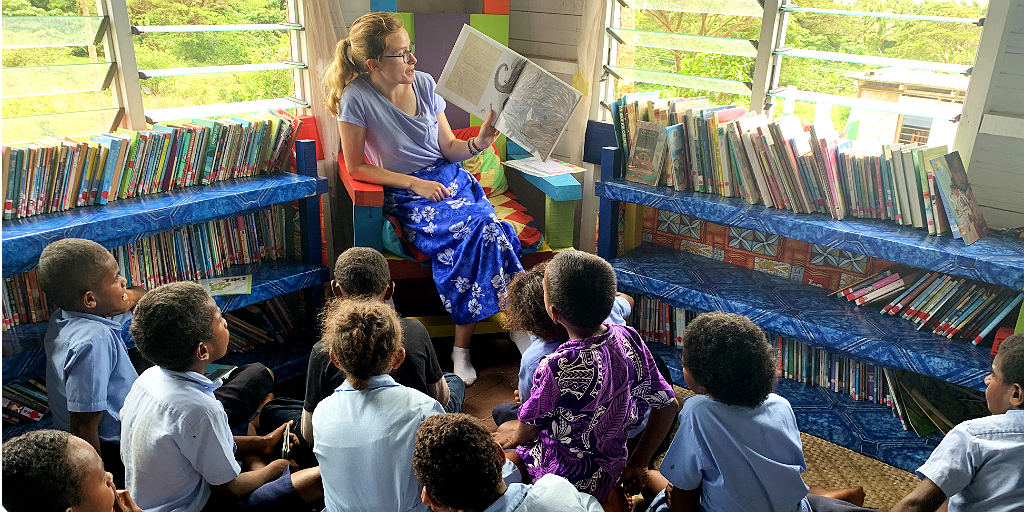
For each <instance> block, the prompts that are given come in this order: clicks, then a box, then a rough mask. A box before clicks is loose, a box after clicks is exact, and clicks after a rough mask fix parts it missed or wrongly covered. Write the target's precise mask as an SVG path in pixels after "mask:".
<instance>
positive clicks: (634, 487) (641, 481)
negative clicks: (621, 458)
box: [619, 464, 649, 494]
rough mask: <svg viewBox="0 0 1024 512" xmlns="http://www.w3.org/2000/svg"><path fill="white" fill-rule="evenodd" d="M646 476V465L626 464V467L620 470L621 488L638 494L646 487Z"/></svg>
mask: <svg viewBox="0 0 1024 512" xmlns="http://www.w3.org/2000/svg"><path fill="white" fill-rule="evenodd" d="M648 478H649V477H648V474H647V466H632V465H629V464H627V465H626V469H624V470H623V471H622V477H621V478H619V483H620V484H622V488H623V489H625V490H626V493H627V494H638V493H639V492H640V491H641V490H643V489H644V488H646V487H647V480H648Z"/></svg>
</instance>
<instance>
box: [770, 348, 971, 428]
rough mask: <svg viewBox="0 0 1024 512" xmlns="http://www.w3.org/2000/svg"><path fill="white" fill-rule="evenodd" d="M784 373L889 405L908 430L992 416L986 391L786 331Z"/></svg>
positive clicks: (779, 367)
mask: <svg viewBox="0 0 1024 512" xmlns="http://www.w3.org/2000/svg"><path fill="white" fill-rule="evenodd" d="M775 349H776V352H777V353H778V359H777V363H776V371H777V375H778V376H779V377H783V378H787V379H790V380H795V381H797V382H803V383H804V384H807V385H811V386H819V387H824V388H826V389H830V390H832V391H833V392H836V393H840V394H843V395H849V396H850V397H851V398H852V399H854V400H862V401H870V402H875V403H879V404H884V405H887V406H889V407H890V408H891V409H892V411H893V415H894V416H896V417H898V418H899V419H900V422H901V423H902V425H903V428H904V430H911V431H914V432H915V433H917V434H918V435H919V436H921V437H924V436H927V435H930V434H932V433H933V432H936V431H938V432H941V433H942V434H945V433H947V432H949V431H950V430H951V429H952V428H953V427H954V426H956V425H957V424H959V423H961V422H963V421H965V420H969V419H972V418H978V417H981V416H986V415H988V407H987V405H986V402H985V394H984V393H983V392H981V391H977V390H974V389H969V388H965V387H962V386H957V385H955V384H950V383H948V382H944V381H941V380H938V379H933V378H929V377H925V376H923V375H920V374H916V373H912V372H904V371H900V370H892V369H889V368H882V367H880V366H875V365H872V364H868V363H865V362H863V361H857V360H855V359H850V358H847V357H843V356H841V355H839V354H836V353H834V352H829V351H826V350H824V349H821V348H818V347H812V346H809V345H806V344H804V343H801V342H799V341H796V340H791V339H788V338H785V337H782V336H779V337H777V338H776V339H775Z"/></svg>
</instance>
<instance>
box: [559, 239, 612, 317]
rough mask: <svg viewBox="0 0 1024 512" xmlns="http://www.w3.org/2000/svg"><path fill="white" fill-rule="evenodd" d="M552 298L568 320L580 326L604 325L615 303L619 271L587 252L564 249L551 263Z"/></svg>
mask: <svg viewBox="0 0 1024 512" xmlns="http://www.w3.org/2000/svg"><path fill="white" fill-rule="evenodd" d="M545 275H546V277H547V281H548V301H550V302H551V305H552V306H554V307H555V309H557V310H558V312H559V313H561V315H562V316H563V317H565V321H566V322H569V323H570V324H571V325H573V326H574V327H578V328H580V329H590V328H594V327H597V326H599V325H601V323H602V322H604V319H605V318H608V314H609V313H611V312H612V306H613V305H614V304H615V292H616V289H615V286H616V284H615V271H614V270H613V269H612V266H611V265H609V264H608V262H607V261H605V260H604V259H602V258H601V257H599V256H595V255H593V254H590V253H586V252H583V251H576V250H570V251H562V252H560V253H558V254H556V255H555V257H554V258H552V259H551V262H550V264H548V268H547V273H546V274H545Z"/></svg>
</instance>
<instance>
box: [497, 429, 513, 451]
mask: <svg viewBox="0 0 1024 512" xmlns="http://www.w3.org/2000/svg"><path fill="white" fill-rule="evenodd" d="M491 437H492V438H493V439H494V442H496V443H498V445H499V446H501V449H502V450H508V449H510V448H515V447H516V445H515V442H514V441H515V437H516V431H515V430H498V431H497V432H494V433H493V434H491Z"/></svg>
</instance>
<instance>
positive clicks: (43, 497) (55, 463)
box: [3, 430, 85, 512]
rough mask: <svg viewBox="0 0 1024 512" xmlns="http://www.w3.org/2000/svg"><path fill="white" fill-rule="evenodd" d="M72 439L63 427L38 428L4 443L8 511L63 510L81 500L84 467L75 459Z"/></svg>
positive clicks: (55, 511) (82, 497) (41, 511)
mask: <svg viewBox="0 0 1024 512" xmlns="http://www.w3.org/2000/svg"><path fill="white" fill-rule="evenodd" d="M70 438H71V434H69V433H67V432H63V431H60V430H36V431H34V432H29V433H27V434H24V435H22V436H19V437H16V438H14V439H11V440H10V441H7V442H6V443H4V444H3V475H4V488H5V489H6V490H5V491H4V493H3V505H4V508H5V509H7V510H8V512H64V510H66V509H67V508H68V507H74V506H76V505H80V504H81V503H82V500H83V499H84V495H83V493H82V488H81V482H82V480H83V479H84V478H85V468H83V467H81V466H79V465H76V464H75V463H74V461H72V458H71V454H70V453H68V440H69V439H70Z"/></svg>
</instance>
